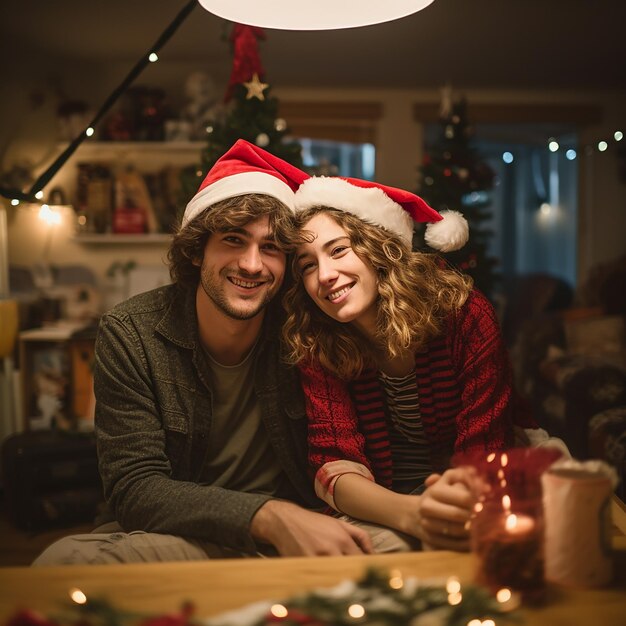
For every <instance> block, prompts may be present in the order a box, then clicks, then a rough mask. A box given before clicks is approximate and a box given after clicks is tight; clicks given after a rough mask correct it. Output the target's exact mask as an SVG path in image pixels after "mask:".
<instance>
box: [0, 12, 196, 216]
mask: <svg viewBox="0 0 626 626" xmlns="http://www.w3.org/2000/svg"><path fill="white" fill-rule="evenodd" d="M197 4H198V2H197V0H190V1H189V2H188V3H187V4H186V5H185V6H184V7H183V8H182V9H181V11H180V12H179V13H178V15H176V17H175V18H174V19H173V20H172V22H171V23H170V24H169V26H168V27H167V28H166V29H165V30H164V31H163V33H162V34H161V36H160V37H159V38H158V39H157V40H156V42H155V43H154V44H153V45H152V46H151V47H150V51H149V53H148V54H144V55H143V56H142V57H141V58H140V59H139V61H137V63H136V64H135V65H134V67H133V68H132V69H131V70H130V72H129V73H128V75H127V76H126V78H124V80H123V81H122V82H121V83H120V84H119V85H118V86H117V88H116V89H115V90H114V91H113V92H112V93H111V94H110V95H109V97H108V98H107V99H106V100H105V101H104V103H103V104H102V106H101V107H100V109H99V110H98V112H97V113H96V115H95V116H94V118H93V119H92V120H91V122H90V123H89V124H88V125H87V127H86V128H85V130H84V131H83V132H82V133H79V135H78V136H77V137H75V138H74V139H73V140H72V141H71V142H70V144H69V145H68V146H67V148H66V149H65V150H64V151H63V152H62V153H61V154H60V155H59V156H58V157H57V158H56V160H55V161H54V162H53V163H52V165H50V167H48V169H47V170H46V171H45V172H43V174H41V175H40V176H39V178H37V180H36V181H35V182H34V183H33V184H32V185H31V187H30V189H29V190H28V191H26V192H25V191H22V190H21V189H14V188H9V187H3V186H0V195H1V196H4V197H5V198H8V199H10V200H11V205H12V206H17V205H18V204H19V203H20V202H36V201H37V200H40V199H41V198H42V197H43V192H42V190H43V188H44V187H45V186H46V185H47V184H48V183H49V182H50V180H51V179H52V177H53V176H54V175H55V174H56V173H57V172H58V171H59V170H60V169H61V168H62V167H63V165H64V164H65V163H66V161H67V160H68V159H69V158H70V157H71V156H72V154H74V152H75V151H76V149H77V148H78V146H80V144H81V143H82V142H83V141H84V140H85V139H87V138H88V137H91V136H93V134H94V132H95V130H94V129H95V127H96V126H97V124H98V122H99V121H100V120H101V119H102V117H103V116H104V115H106V113H107V112H108V111H109V109H110V108H111V107H112V106H113V104H114V103H115V102H116V101H117V99H118V98H119V97H120V96H121V95H122V94H123V93H124V92H125V91H126V89H128V87H129V86H130V85H131V83H132V82H133V81H134V80H135V79H136V78H137V76H139V74H141V72H143V70H144V69H145V68H146V67H147V65H148V64H149V63H156V61H158V60H159V57H158V54H157V53H158V51H159V50H160V49H161V48H162V47H163V46H164V45H165V44H166V43H167V42H168V41H169V39H170V38H171V36H172V35H173V34H174V33H175V32H176V31H177V30H178V27H179V26H180V25H181V24H182V23H183V22H184V21H185V19H186V18H187V17H188V16H189V14H190V13H191V12H192V11H193V10H194V9H195V7H196V6H197ZM39 194H41V195H39Z"/></svg>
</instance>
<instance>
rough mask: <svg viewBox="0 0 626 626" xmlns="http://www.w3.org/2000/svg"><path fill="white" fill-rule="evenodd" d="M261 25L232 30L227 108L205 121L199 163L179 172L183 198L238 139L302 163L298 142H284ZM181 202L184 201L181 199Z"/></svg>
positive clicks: (284, 124) (284, 126) (285, 129)
mask: <svg viewBox="0 0 626 626" xmlns="http://www.w3.org/2000/svg"><path fill="white" fill-rule="evenodd" d="M264 38H265V34H264V32H263V30H262V29H261V28H258V27H255V26H247V25H243V24H234V25H233V29H232V32H231V35H230V41H231V43H232V47H233V66H232V72H231V75H230V80H229V82H228V87H227V89H226V95H225V96H224V104H225V107H224V109H223V111H222V112H221V114H219V115H217V116H216V117H215V119H213V120H212V121H211V122H210V124H209V125H208V126H207V129H206V130H207V145H206V148H204V150H203V152H202V163H201V165H200V167H199V168H198V167H194V168H189V170H187V171H186V172H185V174H184V176H183V194H184V195H186V196H187V199H188V198H189V197H191V196H193V194H194V193H195V192H196V190H197V186H198V181H201V180H203V179H204V176H205V175H206V173H207V172H208V171H209V170H210V169H211V167H213V164H214V163H215V161H217V159H219V158H220V157H221V156H222V155H223V154H224V153H225V152H226V151H227V150H228V149H229V148H230V147H231V146H232V145H233V144H234V143H235V142H236V141H237V140H238V139H246V140H247V141H249V142H250V143H254V144H256V145H257V146H259V147H260V148H263V149H265V150H267V151H268V152H271V153H272V154H274V155H275V156H277V157H280V158H281V159H284V160H285V161H287V162H288V163H291V164H292V165H295V166H296V167H300V168H301V167H302V157H301V150H302V146H301V145H300V144H299V143H298V142H296V141H290V142H286V141H285V135H286V134H287V133H288V131H289V129H288V127H287V122H286V121H285V120H284V119H282V118H279V117H278V99H277V98H274V97H272V96H271V94H270V92H271V88H270V85H269V83H266V82H264V80H265V70H264V69H263V65H262V63H261V57H260V55H259V40H260V39H264ZM183 206H184V203H183Z"/></svg>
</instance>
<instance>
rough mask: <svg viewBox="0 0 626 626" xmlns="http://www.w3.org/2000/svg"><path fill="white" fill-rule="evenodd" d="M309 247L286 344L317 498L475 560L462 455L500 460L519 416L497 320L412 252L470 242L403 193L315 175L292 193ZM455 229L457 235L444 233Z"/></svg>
mask: <svg viewBox="0 0 626 626" xmlns="http://www.w3.org/2000/svg"><path fill="white" fill-rule="evenodd" d="M296 204H297V212H298V213H297V221H298V226H299V228H300V230H301V243H300V244H299V245H298V248H297V251H296V254H295V255H294V262H293V270H294V272H293V273H294V284H293V285H292V287H291V288H290V290H289V291H288V293H287V294H286V296H285V299H284V305H285V307H286V309H287V313H288V321H287V323H286V325H285V327H284V339H285V341H286V344H287V346H288V349H289V357H288V358H289V359H290V361H291V362H293V363H297V364H298V366H299V367H300V371H301V379H302V383H303V386H304V390H305V395H306V400H307V410H308V414H309V446H310V463H311V465H312V468H313V470H314V472H315V486H316V491H317V493H318V495H319V496H320V497H322V498H323V499H324V500H325V501H326V502H327V503H328V504H330V505H331V506H332V507H333V508H334V509H336V510H337V511H340V512H342V513H345V514H348V515H350V516H352V517H354V518H358V519H362V520H366V521H369V522H375V523H378V524H382V525H384V526H388V527H391V528H394V529H396V530H398V531H401V532H403V533H406V534H408V535H411V536H413V537H416V538H418V539H420V540H421V541H422V542H423V543H424V544H428V545H429V546H432V547H435V548H444V549H467V547H468V533H467V529H466V522H467V520H468V519H469V516H470V513H471V509H472V507H473V505H474V499H473V497H472V495H471V491H470V489H469V482H470V480H471V477H470V476H469V474H468V471H467V470H465V469H462V468H456V469H447V468H449V467H450V459H451V457H452V455H453V454H455V453H462V452H473V451H475V450H484V451H485V453H488V452H491V451H495V450H501V449H505V448H507V447H510V446H511V445H512V444H513V439H514V435H513V433H514V430H513V426H514V423H516V422H517V423H518V424H521V425H526V426H533V423H532V421H531V420H530V419H529V418H526V419H524V417H523V416H522V415H521V412H520V414H519V415H518V411H519V408H520V407H519V406H518V404H517V403H516V398H515V396H514V393H513V388H512V373H511V367H510V364H509V360H508V356H507V353H506V349H505V346H504V344H503V342H502V340H501V337H500V331H499V328H498V324H497V321H496V316H495V312H494V310H493V308H492V306H491V305H490V303H489V302H488V300H487V299H486V298H485V297H484V296H483V295H482V294H481V293H479V292H478V291H477V290H475V289H473V288H472V282H471V279H470V278H468V277H467V276H464V275H461V274H459V273H457V272H456V271H453V270H451V269H445V268H443V267H442V266H441V264H439V263H437V261H436V259H435V257H434V256H433V255H430V254H423V253H418V252H412V251H411V239H412V233H413V222H414V221H420V222H429V225H428V226H427V232H426V239H427V242H428V243H429V245H430V246H431V247H434V248H437V249H439V250H443V251H448V250H452V249H457V248H459V247H461V246H462V245H463V244H464V243H465V241H466V239H467V223H466V222H465V220H464V219H463V218H462V216H460V214H458V213H454V212H449V214H448V215H447V216H445V219H443V218H442V215H440V214H439V213H437V212H436V211H434V210H433V209H431V208H430V207H429V206H428V205H427V204H426V203H425V202H424V201H423V200H422V199H421V198H419V197H418V196H416V195H414V194H411V193H409V192H406V191H403V190H400V189H395V188H392V187H386V186H383V185H378V184H375V183H370V182H367V181H361V180H357V179H342V178H325V177H318V178H316V177H314V178H311V179H309V180H307V181H305V183H304V184H303V185H302V186H301V187H300V190H299V191H298V192H297V194H296ZM450 222H451V224H450Z"/></svg>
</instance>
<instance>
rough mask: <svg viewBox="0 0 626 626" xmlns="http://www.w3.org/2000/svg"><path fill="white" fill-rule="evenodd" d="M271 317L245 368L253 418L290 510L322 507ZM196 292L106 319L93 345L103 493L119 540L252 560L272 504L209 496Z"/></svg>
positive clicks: (271, 314)
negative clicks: (284, 485) (207, 547)
mask: <svg viewBox="0 0 626 626" xmlns="http://www.w3.org/2000/svg"><path fill="white" fill-rule="evenodd" d="M279 315H280V314H279V313H278V312H276V311H271V310H268V313H267V314H266V320H265V323H264V327H263V330H262V337H261V340H260V345H259V349H258V351H257V356H256V361H255V366H254V381H251V384H254V387H255V389H256V392H257V394H258V397H259V401H260V403H261V411H262V419H263V421H264V423H265V426H266V427H267V431H268V433H269V436H270V441H271V444H272V446H273V448H274V450H275V452H276V455H277V457H278V459H279V462H280V463H281V465H282V466H283V468H284V470H285V472H286V474H287V476H288V477H289V478H290V480H291V482H292V484H293V486H294V487H295V490H296V491H297V493H299V494H300V496H301V500H300V502H299V504H302V505H304V506H307V507H309V508H320V507H321V506H322V504H321V503H320V501H319V500H318V499H317V498H316V497H315V495H314V492H313V488H312V480H311V479H310V478H309V477H308V475H307V469H306V460H307V444H306V414H305V406H304V398H303V395H302V391H301V387H300V384H299V380H298V375H297V371H296V369H295V368H292V367H289V366H286V365H284V364H283V363H281V362H280V359H279V351H280V346H279V340H278V335H279V333H278V330H279V324H280V318H279ZM209 380H210V378H209V376H208V371H207V369H206V365H205V360H204V357H203V355H202V348H201V346H200V343H199V339H198V328H197V321H196V308H195V293H191V292H183V291H181V290H179V289H177V288H176V287H175V286H173V285H169V286H167V287H161V288H159V289H155V290H153V291H150V292H147V293H144V294H140V295H138V296H136V297H134V298H131V299H130V300H128V301H126V302H124V303H122V304H120V305H118V306H117V307H115V308H114V309H112V310H111V311H110V312H109V313H107V314H106V315H104V316H103V318H102V320H101V322H100V327H99V330H98V337H97V341H96V356H95V369H94V385H95V393H96V417H95V422H96V438H97V449H98V461H99V468H100V474H101V476H102V481H103V486H104V494H105V498H106V500H107V503H108V507H109V511H110V513H111V515H112V516H113V517H114V518H115V519H116V520H117V521H118V522H119V523H120V524H121V525H122V527H123V528H124V529H125V530H126V531H129V532H130V531H132V530H145V531H149V532H159V533H165V534H173V535H179V536H184V537H190V538H196V539H200V540H204V541H210V542H213V543H217V544H219V545H222V546H228V547H231V548H233V549H236V550H242V551H244V552H251V551H254V550H255V549H256V546H255V543H254V541H253V539H252V537H251V535H250V531H249V527H250V522H251V519H252V517H253V516H254V514H255V513H256V511H257V510H258V509H259V507H260V506H261V505H262V504H264V503H265V502H266V501H267V500H268V499H270V496H267V495H260V494H254V493H242V492H237V491H231V490H228V489H224V488H221V487H214V486H212V485H211V482H212V481H211V476H210V475H208V471H207V468H206V464H205V461H206V454H207V450H208V445H207V443H208V441H209V438H210V437H211V415H212V408H211V388H210V384H209Z"/></svg>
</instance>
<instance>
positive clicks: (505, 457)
mask: <svg viewBox="0 0 626 626" xmlns="http://www.w3.org/2000/svg"><path fill="white" fill-rule="evenodd" d="M508 463H509V455H508V454H507V453H506V452H503V453H502V454H501V455H500V465H502V467H506V466H507V465H508Z"/></svg>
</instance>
